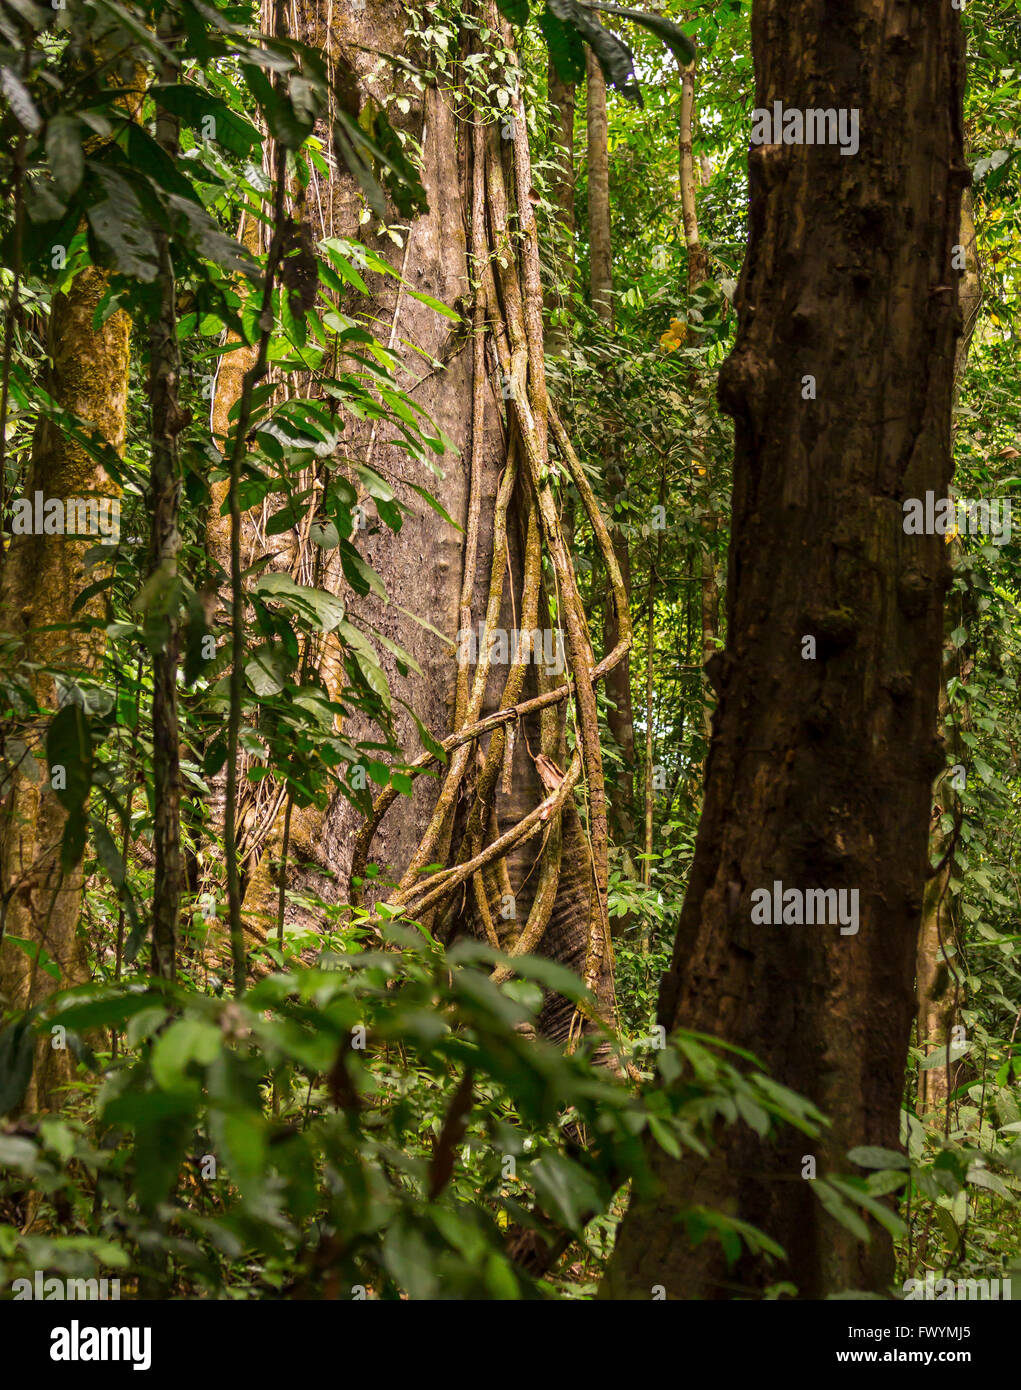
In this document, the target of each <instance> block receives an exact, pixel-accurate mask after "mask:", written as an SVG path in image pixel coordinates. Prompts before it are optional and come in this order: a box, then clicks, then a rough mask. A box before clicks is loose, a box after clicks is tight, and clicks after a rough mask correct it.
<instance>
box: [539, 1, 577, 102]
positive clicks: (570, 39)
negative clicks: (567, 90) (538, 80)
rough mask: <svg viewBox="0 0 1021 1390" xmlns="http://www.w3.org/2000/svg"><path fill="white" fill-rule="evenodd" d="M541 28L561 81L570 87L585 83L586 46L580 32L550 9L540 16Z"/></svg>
mask: <svg viewBox="0 0 1021 1390" xmlns="http://www.w3.org/2000/svg"><path fill="white" fill-rule="evenodd" d="M539 28H540V29H541V30H542V36H543V38H544V39H545V40H546V46H547V48H548V49H549V55H550V58H551V59H552V60H553V66H554V67H555V68H556V70H557V75H558V76H559V78H560V80H561V81H562V82H566V83H568V84H570V85H576V84H577V83H579V82H584V81H585V46H584V44H583V43H582V41H581V39H580V38H579V36H578V31H577V30H576V29H574V28H573V27H572V26H571V25H570V24H567V23H566V22H565V21H564V20H562V19H559V18H558V17H557V16H556V15H555V14H553V12H552V11H551V10H549V9H544V10H543V12H542V14H541V15H540V16H539Z"/></svg>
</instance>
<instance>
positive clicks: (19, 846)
mask: <svg viewBox="0 0 1021 1390" xmlns="http://www.w3.org/2000/svg"><path fill="white" fill-rule="evenodd" d="M107 284H108V281H107V277H106V275H105V274H104V273H103V272H102V271H101V270H98V269H96V268H95V267H93V266H89V267H87V268H86V269H84V270H82V271H80V272H79V274H78V275H77V276H76V277H75V279H74V280H73V281H72V283H71V285H70V287H69V288H68V291H67V293H66V294H58V295H57V296H56V297H55V299H54V301H53V307H52V309H51V313H50V329H49V341H50V359H51V361H52V363H53V369H52V373H51V376H50V380H49V382H48V389H49V391H50V393H51V395H52V396H53V397H54V399H55V400H56V401H57V402H58V404H59V405H60V406H62V407H63V408H64V409H65V410H68V411H70V412H72V413H73V414H74V415H76V416H78V417H79V419H81V420H84V421H86V422H87V423H88V424H91V425H92V426H93V427H94V428H95V429H96V430H98V432H99V433H100V434H101V435H102V436H103V438H104V439H106V441H107V442H108V443H109V444H111V445H112V446H113V447H114V448H115V449H117V450H118V451H120V450H122V449H123V447H124V438H125V421H126V414H127V397H128V364H129V336H130V331H131V324H130V320H129V319H128V317H127V315H126V314H124V313H122V312H121V311H120V310H117V311H116V312H115V313H114V314H112V315H111V316H110V318H108V319H107V320H106V322H105V323H104V324H103V326H102V328H100V329H99V330H98V331H97V330H94V329H93V327H92V318H93V314H94V313H95V311H96V308H97V306H98V305H99V302H100V300H101V299H102V298H103V295H104V294H105V293H106V290H107ZM37 490H38V491H40V492H42V493H43V494H44V496H45V497H47V498H61V499H63V498H67V497H80V498H87V497H89V496H92V495H97V494H98V495H102V496H114V495H116V494H117V489H116V488H115V486H114V484H113V483H112V481H111V480H110V479H109V478H108V477H107V475H106V473H105V472H104V470H103V469H101V468H99V467H98V466H97V465H96V464H95V463H94V462H93V460H92V459H91V458H90V457H89V456H88V455H87V454H86V453H85V452H84V451H83V450H82V449H81V448H80V447H79V446H78V445H77V444H76V443H75V442H74V441H73V440H71V439H70V438H68V437H67V436H66V435H64V434H63V433H62V432H61V431H60V430H59V429H58V428H57V427H56V426H55V425H53V424H51V423H50V422H49V421H48V420H41V421H40V423H39V425H38V426H37V428H36V433H35V438H34V440H33V445H32V463H31V467H30V469H29V475H28V479H27V482H26V485H25V495H26V496H27V497H32V496H34V494H35V492H36V491H37ZM94 544H95V542H94V541H91V540H76V539H73V538H70V537H67V536H63V535H29V536H14V537H13V538H12V540H11V544H10V549H9V551H8V556H7V564H6V566H5V573H4V591H3V611H4V613H5V614H7V615H8V623H9V624H10V626H11V628H12V630H13V631H15V632H16V633H18V634H19V635H20V636H21V637H22V638H23V641H24V656H25V659H26V660H28V661H31V662H36V663H38V664H39V665H40V666H43V667H57V668H61V669H63V670H65V671H66V672H67V673H68V675H69V676H70V677H72V678H73V676H74V674H75V673H76V672H83V671H89V670H93V669H94V668H95V666H96V664H97V663H98V661H99V659H100V655H101V651H102V648H101V645H100V641H99V639H98V637H97V633H96V632H95V631H91V632H85V633H83V632H76V631H73V630H72V631H69V630H68V629H67V628H66V627H65V628H64V629H63V630H61V624H67V623H69V622H71V620H72V604H73V603H74V600H75V598H76V596H77V594H78V592H79V591H80V590H81V588H82V587H83V585H84V583H85V582H86V578H85V574H84V570H83V564H82V562H83V558H84V555H85V552H86V551H87V550H89V549H90V548H92V546H93V545H94ZM76 616H77V615H76ZM46 629H48V630H46ZM57 694H58V692H57V690H56V687H55V684H54V682H53V680H52V679H51V678H49V677H48V676H47V677H40V678H39V680H38V682H37V685H36V697H37V699H38V700H39V702H40V705H41V706H43V707H44V708H45V707H46V706H50V707H54V706H55V705H56V703H57ZM36 732H37V733H39V734H41V733H42V731H41V730H40V731H36ZM29 741H30V742H34V741H35V739H34V738H31V737H30V740H29ZM43 778H44V780H43V781H42V782H38V781H36V780H34V779H30V778H28V777H25V776H24V775H22V774H21V773H16V774H15V776H14V777H13V779H12V785H11V788H10V790H9V791H8V794H7V796H6V798H5V801H4V804H3V811H2V822H0V863H2V893H3V903H4V909H5V910H4V913H3V923H2V930H3V934H4V935H5V936H12V937H18V938H20V939H22V940H27V941H29V942H31V943H32V944H33V945H34V946H38V947H41V948H42V949H43V950H44V951H45V952H46V953H47V954H48V955H49V956H50V957H51V958H52V959H53V961H55V962H56V964H57V966H58V967H59V969H60V978H59V981H54V980H53V979H52V978H51V976H50V975H48V974H46V973H45V972H44V971H43V970H41V969H40V968H39V965H38V961H37V960H32V959H30V957H29V956H28V955H26V954H24V953H23V952H22V951H20V950H19V949H18V948H16V947H14V946H13V945H11V944H10V943H7V944H6V945H3V944H2V943H0V996H2V998H3V1001H4V1003H5V1004H6V1005H7V1007H9V1008H12V1009H26V1008H29V1007H31V1006H32V1005H34V1004H36V1003H38V1002H39V1001H40V1000H42V999H45V998H46V997H47V995H49V994H51V993H52V992H53V990H54V989H56V988H62V989H67V988H70V987H71V986H72V985H75V984H80V983H82V982H83V981H84V980H85V979H87V970H86V965H85V958H84V951H83V949H82V947H81V944H80V943H79V942H78V940H77V936H76V931H77V926H78V917H79V914H80V911H81V898H82V888H83V878H82V870H81V865H80V864H79V865H77V866H76V867H75V868H74V869H73V870H71V872H70V873H64V872H62V870H61V866H60V842H61V836H62V834H63V830H64V824H65V821H66V813H65V811H64V809H63V807H62V806H61V805H60V803H59V802H58V800H57V798H56V796H55V795H54V793H53V791H52V790H51V788H50V786H49V781H50V774H49V769H44V770H43ZM72 1071H73V1067H72V1061H71V1054H70V1053H69V1052H68V1051H66V1050H60V1049H57V1048H54V1047H51V1046H50V1040H48V1039H44V1040H43V1041H42V1042H41V1043H40V1045H39V1049H38V1052H37V1057H36V1065H35V1069H34V1072H33V1079H32V1082H31V1084H30V1087H29V1090H28V1092H27V1093H26V1096H25V1099H24V1102H23V1108H24V1109H25V1110H27V1111H32V1110H45V1109H48V1108H49V1107H50V1106H51V1104H53V1103H54V1096H55V1091H56V1089H57V1088H58V1087H60V1086H62V1085H65V1084H67V1082H68V1081H69V1080H70V1078H71V1075H72Z"/></svg>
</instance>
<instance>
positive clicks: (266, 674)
mask: <svg viewBox="0 0 1021 1390" xmlns="http://www.w3.org/2000/svg"><path fill="white" fill-rule="evenodd" d="M245 675H246V676H247V677H248V683H249V685H251V687H252V689H253V690H254V691H255V693H256V695H260V696H262V698H263V699H268V698H269V697H270V696H272V695H279V694H280V692H281V690H283V688H284V686H285V685H286V684H287V682H288V680H289V679H290V675H291V663H290V660H289V658H288V656H287V653H286V652H285V651H284V647H283V643H282V642H264V643H263V644H262V646H260V647H256V648H255V650H254V651H253V652H252V654H251V656H250V657H249V659H248V661H247V662H246V663H245Z"/></svg>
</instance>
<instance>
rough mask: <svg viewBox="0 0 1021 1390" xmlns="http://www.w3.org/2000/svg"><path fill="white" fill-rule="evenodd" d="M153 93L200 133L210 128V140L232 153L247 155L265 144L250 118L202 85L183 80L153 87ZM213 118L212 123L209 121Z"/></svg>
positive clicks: (159, 102)
mask: <svg viewBox="0 0 1021 1390" xmlns="http://www.w3.org/2000/svg"><path fill="white" fill-rule="evenodd" d="M152 95H153V98H154V99H155V101H156V104H157V106H162V107H163V109H164V110H165V111H169V112H170V113H171V115H173V116H177V117H179V118H180V119H181V120H182V121H184V122H185V123H186V124H187V125H189V126H191V127H192V128H193V129H195V130H197V131H198V132H199V134H200V135H204V134H205V132H206V131H208V133H209V139H211V140H214V141H216V143H217V144H219V145H222V146H223V147H224V149H225V150H229V151H230V152H231V154H237V155H247V154H248V153H249V152H250V151H251V150H253V149H255V147H256V146H257V145H261V144H262V135H261V134H260V133H259V131H258V130H257V129H256V128H255V126H253V125H252V123H251V121H247V120H246V119H245V118H244V116H241V115H239V114H238V113H237V112H236V111H232V110H231V109H230V107H228V106H226V105H225V104H224V103H223V102H222V101H221V100H220V99H219V97H215V96H212V95H211V94H210V93H209V92H205V91H203V90H202V88H201V87H196V86H194V85H193V84H192V83H189V82H182V83H178V84H176V85H174V86H160V87H154V88H153V93H152ZM210 120H211V121H212V125H210V124H209V122H210ZM204 123H205V130H203V124H204Z"/></svg>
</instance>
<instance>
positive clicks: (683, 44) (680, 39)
mask: <svg viewBox="0 0 1021 1390" xmlns="http://www.w3.org/2000/svg"><path fill="white" fill-rule="evenodd" d="M589 3H590V4H591V6H592V8H593V9H594V10H603V11H604V12H605V13H606V14H615V15H619V16H620V17H621V19H630V21H631V23H632V24H639V25H641V27H642V28H643V29H648V30H649V31H650V32H651V33H653V34H655V35H656V37H657V38H659V39H662V40H663V42H664V43H665V44H666V46H667V48H669V50H670V52H671V53H672V54H673V55H674V57H675V58H676V59H677V61H678V62H679V63H680V64H681V66H682V67H687V66H688V64H689V63H693V62H694V61H695V45H694V44H693V43H692V41H691V39H689V38H688V36H687V34H686V33H685V32H684V30H683V29H682V28H681V27H680V25H678V24H675V23H674V22H673V20H671V19H664V18H663V16H662V15H659V14H647V13H646V12H645V11H644V10H632V9H626V8H624V7H622V6H620V5H609V4H606V3H605V0H589Z"/></svg>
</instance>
